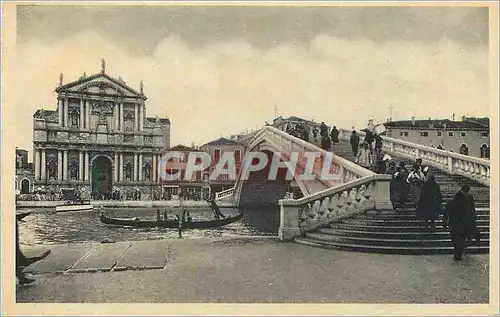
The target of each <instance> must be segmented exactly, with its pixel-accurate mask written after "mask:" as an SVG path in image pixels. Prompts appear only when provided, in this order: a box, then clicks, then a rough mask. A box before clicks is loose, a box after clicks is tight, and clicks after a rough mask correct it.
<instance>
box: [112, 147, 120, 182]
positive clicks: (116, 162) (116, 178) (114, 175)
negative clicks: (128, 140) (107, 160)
mask: <svg viewBox="0 0 500 317" xmlns="http://www.w3.org/2000/svg"><path fill="white" fill-rule="evenodd" d="M113 163H114V164H113V165H114V167H115V168H114V170H113V178H114V181H115V182H118V169H119V164H118V152H115V161H114V162H113Z"/></svg>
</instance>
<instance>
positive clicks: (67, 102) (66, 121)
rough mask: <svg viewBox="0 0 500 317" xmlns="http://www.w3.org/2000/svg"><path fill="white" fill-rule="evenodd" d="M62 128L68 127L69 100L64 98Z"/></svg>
mask: <svg viewBox="0 0 500 317" xmlns="http://www.w3.org/2000/svg"><path fill="white" fill-rule="evenodd" d="M64 126H65V127H66V128H68V127H69V98H68V97H66V98H64Z"/></svg>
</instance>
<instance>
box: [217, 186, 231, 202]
mask: <svg viewBox="0 0 500 317" xmlns="http://www.w3.org/2000/svg"><path fill="white" fill-rule="evenodd" d="M233 194H234V187H231V188H229V189H226V190H223V191H221V192H217V193H215V200H222V199H225V198H229V197H231V196H233Z"/></svg>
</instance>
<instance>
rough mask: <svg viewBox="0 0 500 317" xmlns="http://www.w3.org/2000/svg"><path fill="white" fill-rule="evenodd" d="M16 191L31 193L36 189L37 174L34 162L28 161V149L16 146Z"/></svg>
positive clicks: (18, 192) (17, 192)
mask: <svg viewBox="0 0 500 317" xmlns="http://www.w3.org/2000/svg"><path fill="white" fill-rule="evenodd" d="M15 181H16V183H15V187H14V188H15V193H16V195H18V194H29V193H32V192H33V191H34V188H35V187H34V186H35V175H34V173H33V163H28V151H27V150H24V149H17V148H16V179H15Z"/></svg>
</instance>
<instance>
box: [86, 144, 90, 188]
mask: <svg viewBox="0 0 500 317" xmlns="http://www.w3.org/2000/svg"><path fill="white" fill-rule="evenodd" d="M89 164H90V162H89V152H88V151H85V181H86V182H88V181H89V180H90V177H89V175H90V168H89Z"/></svg>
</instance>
